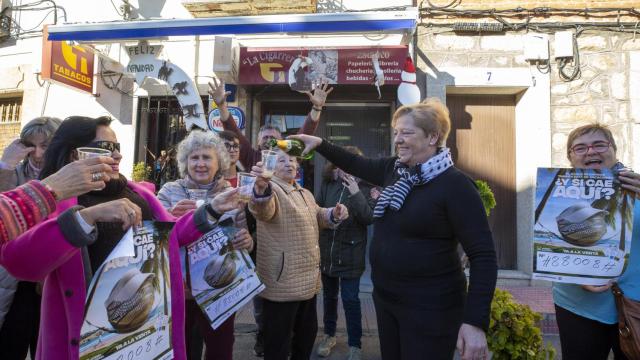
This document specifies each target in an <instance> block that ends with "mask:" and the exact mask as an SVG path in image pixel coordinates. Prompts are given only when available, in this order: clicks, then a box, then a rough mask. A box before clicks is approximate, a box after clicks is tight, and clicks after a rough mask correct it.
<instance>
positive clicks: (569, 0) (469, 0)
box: [422, 0, 640, 24]
mask: <svg viewBox="0 0 640 360" xmlns="http://www.w3.org/2000/svg"><path fill="white" fill-rule="evenodd" d="M430 1H431V4H433V7H431V6H430V5H429V3H428V2H427V1H424V2H423V3H422V8H423V9H429V8H431V9H434V8H436V7H438V6H445V5H447V4H449V3H450V2H451V0H430ZM638 6H640V4H638V1H629V0H622V1H620V0H591V1H590V0H528V1H527V0H524V1H523V0H500V1H495V0H460V2H459V4H456V5H455V6H453V7H450V8H448V9H454V10H489V9H496V10H507V9H516V8H523V9H534V8H544V7H547V8H559V9H580V10H582V9H586V8H589V9H598V8H600V9H603V8H637V7H638ZM436 13H439V12H437V11H436V12H435V13H428V12H425V13H423V21H425V22H429V23H440V24H442V23H451V22H454V21H488V22H496V20H495V19H493V18H491V17H484V18H483V17H468V18H466V20H463V19H461V18H460V17H458V16H459V15H454V14H451V15H450V16H437V17H434V16H433V15H434V14H436ZM425 15H426V16H425ZM500 15H501V16H503V17H505V19H506V20H507V21H510V22H523V21H525V20H526V16H515V15H514V16H508V15H507V14H500ZM525 15H532V17H531V19H530V21H531V23H536V22H567V21H576V22H583V21H585V17H584V16H581V15H578V14H575V13H574V14H571V13H566V14H557V15H553V16H548V14H545V15H544V16H536V14H533V13H532V14H525ZM602 15H606V16H602ZM621 15H622V16H621V17H620V21H623V22H625V21H626V22H633V23H634V22H636V21H637V20H638V18H637V17H635V16H624V15H625V13H622V14H621ZM617 20H618V13H617V12H616V11H614V12H610V13H600V14H598V16H590V17H589V18H588V21H590V22H615V21H617Z"/></svg>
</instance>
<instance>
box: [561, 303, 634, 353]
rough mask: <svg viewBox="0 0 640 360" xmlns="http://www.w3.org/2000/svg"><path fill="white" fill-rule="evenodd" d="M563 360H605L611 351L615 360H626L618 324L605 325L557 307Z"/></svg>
mask: <svg viewBox="0 0 640 360" xmlns="http://www.w3.org/2000/svg"><path fill="white" fill-rule="evenodd" d="M556 321H557V323H558V330H559V331H560V345H561V346H562V359H563V360H606V359H607V358H608V356H609V352H610V351H611V350H613V354H614V356H615V359H616V360H627V357H626V356H624V354H623V353H622V351H621V350H620V340H619V338H618V325H617V324H605V323H601V322H599V321H595V320H591V319H588V318H586V317H583V316H580V315H577V314H574V313H572V312H571V311H569V310H566V309H564V308H561V307H560V306H558V305H556Z"/></svg>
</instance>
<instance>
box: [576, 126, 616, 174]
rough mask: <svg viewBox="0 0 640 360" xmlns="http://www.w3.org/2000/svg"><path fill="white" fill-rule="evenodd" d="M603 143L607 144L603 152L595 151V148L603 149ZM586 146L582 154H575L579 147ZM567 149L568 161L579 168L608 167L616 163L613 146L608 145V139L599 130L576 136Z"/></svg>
mask: <svg viewBox="0 0 640 360" xmlns="http://www.w3.org/2000/svg"><path fill="white" fill-rule="evenodd" d="M605 145H609V146H608V147H607V148H606V150H605V151H604V152H601V153H599V152H597V151H596V149H598V148H600V149H604V148H605ZM581 147H582V148H584V147H587V152H586V153H584V154H576V152H580V151H579V150H580V148H581ZM570 149H571V150H570V151H569V161H570V162H571V166H572V167H574V168H579V169H610V168H612V167H613V165H615V164H616V161H617V160H616V152H615V150H614V149H613V146H610V144H609V140H608V139H607V137H606V136H605V135H604V134H603V133H602V132H601V131H594V132H590V133H587V134H584V135H582V136H579V137H577V138H576V139H575V140H573V142H572V143H571V147H570Z"/></svg>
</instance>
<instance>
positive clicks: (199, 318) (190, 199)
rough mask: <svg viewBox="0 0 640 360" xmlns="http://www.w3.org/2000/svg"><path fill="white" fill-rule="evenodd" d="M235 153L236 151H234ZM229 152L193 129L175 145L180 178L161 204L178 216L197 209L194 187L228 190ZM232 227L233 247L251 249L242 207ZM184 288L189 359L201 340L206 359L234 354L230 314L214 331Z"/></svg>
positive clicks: (210, 192) (208, 193)
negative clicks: (233, 227) (204, 347)
mask: <svg viewBox="0 0 640 360" xmlns="http://www.w3.org/2000/svg"><path fill="white" fill-rule="evenodd" d="M236 152H237V151H236ZM230 165H231V164H230V161H229V154H228V152H227V147H226V146H225V142H224V141H223V140H222V139H221V138H220V137H219V136H218V135H217V134H215V133H213V132H211V131H200V130H193V131H191V132H190V133H189V135H188V136H187V137H186V138H184V140H182V141H181V142H180V144H179V145H178V170H179V171H180V175H181V176H182V178H181V179H178V180H176V181H172V182H168V183H166V184H164V186H162V188H161V189H160V191H159V192H158V199H159V200H160V202H161V203H162V205H163V206H164V207H165V209H167V210H168V211H169V212H171V213H172V214H173V215H174V216H176V217H180V216H183V215H184V214H186V213H187V212H189V211H192V210H195V209H196V208H197V201H198V200H199V199H197V198H195V197H194V196H193V195H191V194H194V191H193V190H202V192H201V193H202V196H203V197H205V198H207V199H212V198H214V197H215V196H216V195H217V194H220V193H222V192H225V191H227V190H230V189H231V185H230V184H229V182H228V181H226V180H225V179H224V176H223V174H224V173H225V172H227V171H228V168H229V167H230ZM234 220H235V226H236V227H238V228H240V229H241V230H240V231H238V232H237V233H236V237H235V239H234V240H233V241H232V243H233V245H234V247H235V248H236V249H246V250H247V251H251V249H252V248H253V240H252V238H251V235H250V234H249V232H248V230H247V229H246V227H247V225H246V217H245V212H244V209H243V210H238V211H236V213H235V215H234ZM190 292H191V291H190V290H189V289H187V291H186V293H185V296H186V299H187V300H186V321H185V325H186V336H187V340H188V343H187V353H188V354H189V358H191V359H200V358H201V357H202V343H203V338H204V344H205V345H206V352H205V359H207V360H210V359H221V360H222V359H229V360H230V359H231V358H232V357H233V342H234V335H233V324H234V319H235V317H234V316H231V317H229V318H228V319H227V320H226V321H225V322H224V323H222V324H221V325H220V326H219V327H218V328H217V329H215V330H213V328H212V327H211V324H210V323H209V321H208V320H207V317H206V316H205V315H204V313H203V312H202V310H200V307H199V306H198V304H197V303H196V301H195V300H194V299H193V297H192V296H191V293H190Z"/></svg>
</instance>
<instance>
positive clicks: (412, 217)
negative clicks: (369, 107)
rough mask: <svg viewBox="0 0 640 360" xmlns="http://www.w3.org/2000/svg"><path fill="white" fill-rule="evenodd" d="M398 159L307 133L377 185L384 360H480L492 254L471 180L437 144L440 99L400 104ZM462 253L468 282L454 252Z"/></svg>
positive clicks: (446, 125)
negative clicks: (467, 265) (458, 359)
mask: <svg viewBox="0 0 640 360" xmlns="http://www.w3.org/2000/svg"><path fill="white" fill-rule="evenodd" d="M392 126H393V133H394V144H395V146H396V156H394V157H388V158H379V159H371V158H365V157H362V156H358V155H355V154H352V153H350V152H348V151H346V150H344V149H342V148H340V147H338V146H335V145H332V144H331V143H329V142H328V141H326V140H323V139H320V138H317V137H312V136H308V135H296V136H291V138H297V139H299V140H302V141H303V142H304V143H305V145H306V149H305V152H308V151H311V150H313V149H315V150H316V152H318V153H320V154H321V155H323V156H324V157H325V158H327V160H328V161H330V162H332V163H333V164H335V165H336V166H337V167H339V168H341V169H343V170H344V171H345V172H347V173H350V174H352V175H354V176H356V177H359V178H361V179H363V180H365V181H368V182H370V183H372V184H374V185H378V186H383V187H384V190H383V192H382V194H381V195H380V198H379V199H378V202H377V204H376V207H375V209H374V222H373V224H374V236H373V240H372V242H371V249H370V260H371V277H372V281H373V286H374V292H373V300H374V303H375V308H376V315H377V319H378V329H380V332H379V337H380V347H381V353H382V358H383V359H385V360H390V359H394V360H395V359H400V360H408V359H421V358H424V357H425V356H427V357H428V358H429V359H447V360H449V359H451V358H452V357H453V352H454V350H455V348H456V347H457V348H458V351H459V352H460V355H461V358H462V359H465V360H466V359H474V360H476V359H486V358H487V355H488V349H487V341H486V336H485V333H486V331H487V329H488V327H489V312H490V307H491V299H492V298H493V291H494V288H495V284H496V277H497V260H496V254H495V250H494V246H493V239H492V236H491V231H490V229H489V225H488V223H487V217H486V214H485V211H484V207H483V205H482V201H481V200H480V196H479V194H478V191H477V190H476V188H475V185H474V183H473V181H472V180H471V179H470V178H469V177H468V176H467V175H465V174H464V173H462V172H461V171H460V170H458V169H457V168H455V167H454V166H453V161H452V159H451V153H450V151H449V149H448V148H446V147H445V143H446V140H447V136H448V134H449V130H450V128H451V124H450V120H449V111H448V110H447V108H446V107H445V106H444V105H443V104H442V103H441V102H440V101H438V100H427V101H425V102H423V103H421V104H416V105H410V106H403V107H401V108H399V109H398V110H397V111H396V112H395V114H394V116H393V120H392ZM458 243H460V244H462V247H463V249H464V250H465V252H466V253H467V255H468V256H469V259H470V262H471V272H470V281H469V287H468V289H467V281H466V277H465V274H464V272H463V270H462V266H461V265H460V260H459V257H458V255H457V251H456V248H457V245H458Z"/></svg>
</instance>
